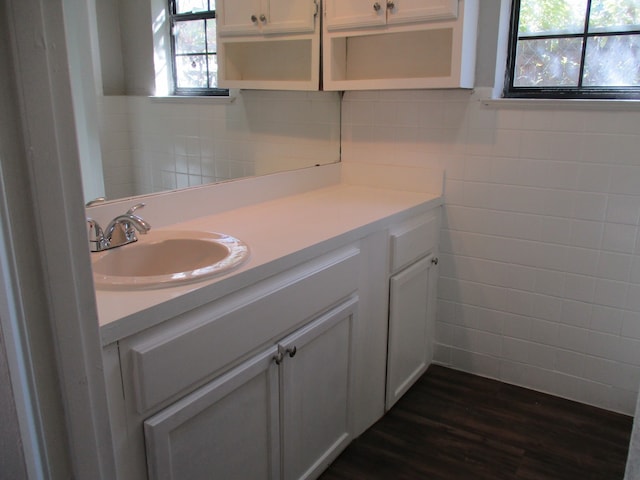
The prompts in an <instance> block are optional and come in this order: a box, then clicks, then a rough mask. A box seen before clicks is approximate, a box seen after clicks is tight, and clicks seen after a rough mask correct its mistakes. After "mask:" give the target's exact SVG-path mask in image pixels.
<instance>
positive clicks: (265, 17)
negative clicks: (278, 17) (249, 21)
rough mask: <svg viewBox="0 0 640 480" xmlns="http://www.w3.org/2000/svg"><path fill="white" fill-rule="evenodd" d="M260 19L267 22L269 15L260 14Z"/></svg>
mask: <svg viewBox="0 0 640 480" xmlns="http://www.w3.org/2000/svg"><path fill="white" fill-rule="evenodd" d="M260 21H261V22H262V23H267V16H266V15H265V14H264V13H263V14H262V15H260Z"/></svg>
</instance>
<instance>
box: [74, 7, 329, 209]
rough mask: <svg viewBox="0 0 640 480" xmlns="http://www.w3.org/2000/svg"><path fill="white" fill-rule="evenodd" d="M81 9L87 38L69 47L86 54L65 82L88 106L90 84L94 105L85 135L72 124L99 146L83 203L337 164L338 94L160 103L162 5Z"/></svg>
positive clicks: (253, 93) (252, 94) (164, 39)
mask: <svg viewBox="0 0 640 480" xmlns="http://www.w3.org/2000/svg"><path fill="white" fill-rule="evenodd" d="M83 1H85V0H83ZM300 1H307V0H300ZM86 2H87V5H88V7H89V8H88V23H89V28H88V29H87V36H88V37H89V38H87V39H86V42H83V41H82V39H81V38H78V36H79V35H81V34H82V32H78V31H77V29H76V31H75V33H74V38H69V39H68V41H69V42H70V43H71V42H73V43H74V44H75V45H85V44H90V45H92V48H91V49H87V51H88V50H90V51H91V52H92V53H91V55H90V56H89V54H87V53H86V51H85V52H83V51H78V52H76V53H77V54H75V55H74V54H73V52H72V58H71V59H70V63H71V71H72V76H74V77H83V78H85V80H84V84H82V82H80V81H76V82H75V85H78V89H81V88H84V89H85V91H84V92H83V94H82V95H76V98H82V100H84V101H85V102H86V101H87V99H91V98H92V97H91V95H88V94H87V91H86V89H87V86H86V84H87V81H86V78H87V77H88V76H91V75H93V76H95V82H94V83H95V86H96V88H95V89H96V92H95V97H94V98H95V103H96V105H95V106H87V105H85V108H84V116H85V117H87V113H86V112H94V115H95V116H96V117H97V122H95V123H96V125H95V128H93V129H92V128H91V122H85V123H86V126H84V124H83V125H82V126H80V125H79V130H81V136H82V135H84V136H86V137H88V138H89V139H92V140H94V141H93V143H97V142H95V139H99V147H96V148H93V149H91V148H89V150H88V151H87V150H85V153H84V154H81V156H82V157H87V158H88V159H89V160H85V159H83V165H82V168H83V181H84V184H85V185H84V187H85V197H86V199H87V201H89V200H91V199H93V198H95V197H99V196H105V197H106V199H107V200H113V199H117V198H124V197H131V196H137V195H145V194H150V193H156V192H159V191H165V190H173V189H178V188H184V187H192V186H197V185H203V184H206V183H211V182H220V181H227V180H231V179H235V178H240V177H247V176H251V175H263V174H268V173H273V172H279V171H284V170H291V169H297V168H305V167H312V166H315V165H319V164H326V163H333V162H337V161H339V159H340V96H339V93H337V92H318V91H282V90H279V91H278V90H273V91H272V90H231V91H230V98H228V99H226V100H225V99H220V98H216V99H211V98H194V97H189V98H175V97H172V98H167V97H165V96H166V95H168V94H169V93H170V91H171V88H172V87H171V85H172V78H171V66H170V62H169V61H168V59H169V58H170V57H169V56H170V55H171V50H170V48H169V45H170V38H169V33H170V29H169V25H168V8H169V0H130V1H127V2H121V1H119V0H99V1H98V0H86ZM200 3H202V2H200ZM204 3H207V2H206V1H205V2H204ZM211 3H212V4H213V2H211ZM72 20H74V21H75V20H77V19H75V18H74V19H69V18H66V19H65V21H72ZM74 24H75V25H77V23H74ZM87 42H88V43H87ZM83 58H84V60H83ZM74 64H75V68H74ZM75 85H74V88H75ZM82 116H83V115H78V112H76V117H82ZM78 123H81V122H80V121H79V120H78ZM83 130H84V131H83ZM80 143H82V139H81V142H80ZM85 144H88V145H89V146H90V145H91V144H92V142H91V141H89V142H85ZM80 148H81V150H82V145H80Z"/></svg>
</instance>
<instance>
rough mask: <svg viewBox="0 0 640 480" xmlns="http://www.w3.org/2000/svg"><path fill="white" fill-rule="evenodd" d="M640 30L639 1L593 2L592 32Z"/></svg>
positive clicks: (604, 0)
mask: <svg viewBox="0 0 640 480" xmlns="http://www.w3.org/2000/svg"><path fill="white" fill-rule="evenodd" d="M636 29H638V30H640V2H639V1H638V0H592V2H591V16H590V18H589V31H590V32H606V31H624V30H636Z"/></svg>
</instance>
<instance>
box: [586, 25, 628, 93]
mask: <svg viewBox="0 0 640 480" xmlns="http://www.w3.org/2000/svg"><path fill="white" fill-rule="evenodd" d="M584 62H585V63H584V77H583V80H582V83H583V85H584V86H588V87H637V86H640V35H620V36H606V37H591V38H589V39H588V40H587V52H586V56H585V60H584Z"/></svg>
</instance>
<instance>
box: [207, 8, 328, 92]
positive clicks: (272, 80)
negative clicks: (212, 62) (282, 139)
mask: <svg viewBox="0 0 640 480" xmlns="http://www.w3.org/2000/svg"><path fill="white" fill-rule="evenodd" d="M217 9H218V10H217V30H218V38H217V40H218V63H219V65H218V84H219V85H220V87H222V88H251V89H269V90H318V88H319V85H320V27H319V22H318V12H319V0H218V2H217Z"/></svg>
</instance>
